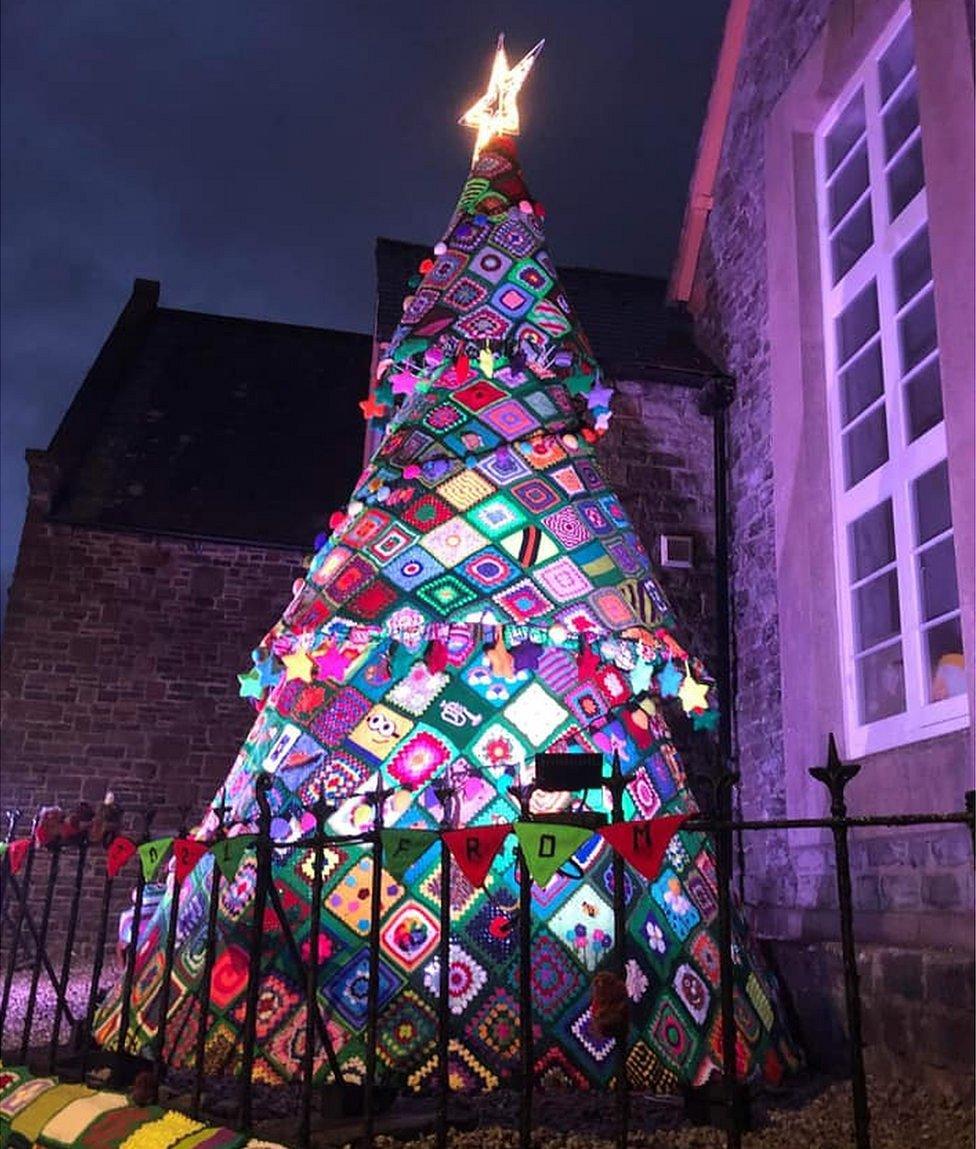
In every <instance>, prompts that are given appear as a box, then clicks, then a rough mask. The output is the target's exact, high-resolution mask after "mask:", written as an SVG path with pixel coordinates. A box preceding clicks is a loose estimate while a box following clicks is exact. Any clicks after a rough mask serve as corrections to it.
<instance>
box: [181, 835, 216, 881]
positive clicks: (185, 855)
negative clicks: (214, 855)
mask: <svg viewBox="0 0 976 1149" xmlns="http://www.w3.org/2000/svg"><path fill="white" fill-rule="evenodd" d="M209 849H210V847H209V846H208V845H207V843H206V842H198V841H197V840H196V838H175V839H174V841H173V856H174V857H175V858H176V884H177V885H179V884H180V882H182V881H183V879H184V878H185V877H186V876H187V874H188V873H189V872H190V871H191V870H192V869H193V867H194V866H195V865H196V864H197V862H199V861H200V859H201V858H202V857H203V855H204V854H205V853H206V852H207V850H209Z"/></svg>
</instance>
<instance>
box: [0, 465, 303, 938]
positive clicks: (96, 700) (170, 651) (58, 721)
mask: <svg viewBox="0 0 976 1149" xmlns="http://www.w3.org/2000/svg"><path fill="white" fill-rule="evenodd" d="M44 465H45V457H44V456H43V455H41V454H40V453H36V454H35V455H34V459H33V464H32V467H31V503H30V507H29V510H28V515H27V521H26V524H25V527H24V533H23V536H22V539H21V546H20V553H19V556H18V562H17V568H16V571H15V574H14V580H13V584H12V587H11V591H10V599H9V604H8V607H7V616H6V623H5V628H4V635H3V646H2V682H0V690H2V693H0V705H2V733H3V743H2V758H3V770H2V774H0V809H4V810H6V809H10V808H13V807H17V808H20V809H21V810H23V811H24V814H25V819H29V818H30V817H31V816H33V814H34V812H35V811H36V810H37V808H38V807H39V806H41V805H45V804H57V805H60V806H62V807H63V808H65V809H66V810H70V808H71V806H72V805H73V804H74V803H76V802H77V801H78V800H79V799H86V800H88V801H90V802H92V803H93V804H97V803H98V802H100V801H101V799H102V798H103V797H104V795H105V792H106V790H108V789H110V790H112V792H113V793H114V794H115V797H116V800H117V802H118V803H119V804H120V805H121V806H122V807H123V809H124V810H126V811H127V814H128V820H127V826H129V827H130V828H133V827H134V825H135V822H134V815H135V812H136V811H138V810H141V809H142V808H143V807H144V806H145V805H146V803H147V802H149V801H156V802H159V803H160V810H159V814H158V816H157V820H156V823H155V828H156V830H157V831H158V832H159V833H171V832H172V831H173V830H174V829H175V828H176V827H177V825H178V822H179V817H180V814H179V808H180V807H181V806H185V807H189V811H190V813H189V820H190V825H191V826H192V825H193V823H194V821H195V820H196V819H197V818H198V817H199V816H200V814H201V813H202V811H203V810H204V808H205V805H206V804H207V803H208V802H209V801H210V799H211V798H212V797H213V795H214V793H215V792H216V790H217V787H218V786H219V785H220V783H221V782H222V780H223V779H224V777H225V776H226V774H227V771H228V770H229V768H230V766H231V764H232V762H233V760H234V757H235V755H236V753H237V749H238V746H239V745H240V743H241V742H242V741H243V738H244V736H245V734H246V733H247V729H248V727H249V726H250V723H251V720H252V715H253V712H252V711H251V709H250V707H249V705H248V704H247V703H246V702H245V701H244V700H242V699H241V698H240V697H238V692H237V691H238V685H237V679H236V677H235V675H236V674H237V673H238V672H239V671H242V670H245V669H247V668H248V666H249V665H250V659H249V652H250V651H251V649H252V648H253V647H254V646H255V645H256V644H257V642H258V641H259V640H260V638H261V637H262V636H263V635H264V633H265V632H266V631H267V630H268V628H269V627H270V626H271V625H272V624H273V623H274V622H275V620H276V618H277V617H278V615H279V613H280V611H281V609H282V608H283V607H284V606H285V604H286V603H287V601H288V599H289V597H290V588H291V584H292V582H293V581H294V579H295V577H296V575H298V574H300V573H301V569H300V559H301V556H300V555H299V554H298V553H297V552H291V551H282V550H273V549H267V548H262V547H248V546H235V545H227V544H222V543H210V542H202V541H191V540H181V539H172V538H161V537H153V536H150V535H135V534H123V533H113V532H108V531H96V530H91V529H89V528H87V527H74V526H69V525H63V524H57V523H51V522H48V521H46V520H45V512H46V506H47V500H48V497H49V488H48V485H47V476H46V475H45V466H44ZM26 824H27V823H26V821H25V822H22V824H21V828H22V832H23V831H24V830H25V829H26ZM71 866H73V863H71V864H70V865H68V869H69V870H70V869H71ZM42 867H43V863H42ZM130 869H131V867H130ZM102 872H103V871H100V870H99V871H98V873H99V878H98V880H97V881H96V880H92V881H88V882H86V884H85V886H84V893H83V906H82V924H81V927H80V929H81V941H82V942H83V943H88V942H90V941H91V939H92V937H93V936H94V930H95V927H96V918H97V906H98V899H99V896H100V893H101V882H100V877H101V873H102ZM126 874H128V876H129V877H132V876H133V875H132V874H131V873H130V870H127V871H126ZM117 884H118V885H120V886H125V885H127V883H126V882H121V883H117ZM57 888H58V893H57V897H56V900H55V912H54V931H55V933H56V934H60V932H62V931H63V928H64V925H65V921H66V917H67V909H68V906H69V903H70V900H71V896H72V895H71V883H70V880H66V879H65V878H64V877H63V876H62V878H61V879H60V880H59V883H58V887H57ZM122 893H123V896H124V891H123V892H122ZM80 948H81V949H84V948H85V944H82V945H81V946H80Z"/></svg>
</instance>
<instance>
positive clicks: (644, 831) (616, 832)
mask: <svg viewBox="0 0 976 1149" xmlns="http://www.w3.org/2000/svg"><path fill="white" fill-rule="evenodd" d="M688 817H689V815H688V814H665V815H663V816H662V817H660V818H650V819H648V820H647V821H645V822H614V823H612V824H611V825H609V826H601V827H600V833H601V834H602V835H603V837H604V838H606V840H607V841H608V842H609V843H610V845H611V846H613V848H614V849H615V850H616V851H617V853H618V854H623V856H624V858H625V859H626V860H627V861H628V862H630V864H631V865H632V866H633V867H634V869H635V870H636V871H637V872H638V873H639V874H643V875H644V877H645V878H656V877H657V876H658V873H659V872H660V870H661V859H662V858H663V857H664V851H665V850H666V849H667V848H668V843H669V842H670V841H671V839H672V838H673V837H674V835H675V833H676V832H677V830H678V827H679V826H680V825H681V823H682V822H684V821H686V820H687V818H688Z"/></svg>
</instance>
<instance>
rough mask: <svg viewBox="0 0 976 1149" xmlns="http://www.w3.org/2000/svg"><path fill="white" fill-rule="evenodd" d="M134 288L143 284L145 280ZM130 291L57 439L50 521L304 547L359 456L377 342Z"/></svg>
mask: <svg viewBox="0 0 976 1149" xmlns="http://www.w3.org/2000/svg"><path fill="white" fill-rule="evenodd" d="M140 284H141V287H140ZM153 288H155V290H156V293H157V294H158V285H156V284H153V283H151V282H147V281H137V284H136V290H135V292H134V293H133V300H132V301H130V305H129V307H128V308H127V310H126V312H123V316H122V318H121V319H120V321H119V323H118V324H117V325H116V328H115V330H114V331H113V333H112V335H111V336H110V337H109V340H108V341H107V343H106V345H105V348H103V351H102V354H101V355H100V356H99V358H98V360H96V363H95V365H94V366H93V367H92V369H91V371H90V372H89V374H88V377H87V378H86V380H85V383H84V384H83V386H82V388H81V390H80V391H79V394H78V396H77V398H76V401H75V403H74V404H73V405H72V408H71V410H69V412H68V415H67V416H66V417H65V420H64V421H63V423H62V426H61V428H59V430H58V433H57V434H56V435H55V438H54V440H53V441H52V443H51V448H50V452H51V454H52V455H53V456H54V458H55V460H56V461H57V462H59V464H60V465H61V468H62V474H63V482H62V485H61V488H60V490H59V492H58V494H57V496H56V500H55V503H54V506H53V509H52V510H53V517H54V518H56V519H60V520H66V521H71V522H75V523H82V524H87V525H90V526H98V527H108V528H123V529H129V530H138V531H149V532H153V533H164V534H186V535H192V536H195V537H207V538H221V539H236V540H241V541H247V542H260V543H269V544H278V545H291V546H305V547H307V546H310V545H311V542H312V540H313V538H314V537H315V535H316V534H317V533H318V532H319V531H320V530H322V529H323V527H324V526H325V523H326V521H327V519H328V517H329V514H330V513H331V512H332V510H334V509H335V508H336V507H339V506H341V505H343V504H344V503H345V502H346V500H347V499H348V497H349V492H350V491H351V490H352V488H353V486H354V484H355V480H356V476H357V474H358V473H359V470H360V466H361V462H362V442H363V420H362V417H361V414H360V411H359V408H358V407H357V401H358V400H359V399H361V398H363V396H364V395H365V394H366V391H367V387H368V382H369V369H370V357H371V352H372V339H371V337H370V336H368V335H361V334H356V333H353V332H348V331H327V330H320V329H318V328H313V327H299V326H295V325H291V324H285V323H266V322H261V321H257V320H252V319H234V318H225V317H222V316H216V315H205V314H199V313H196V312H191V311H178V310H174V309H171V308H160V307H156V306H155V297H153V298H151V299H150V300H148V301H147V300H146V299H145V298H143V300H142V307H141V308H138V307H137V308H136V311H137V312H139V314H137V315H128V314H127V313H128V312H129V311H131V310H132V304H133V302H137V300H136V296H137V294H138V292H139V291H140V290H141V291H142V292H143V294H144V295H145V293H146V292H147V289H148V291H149V293H150V295H151V294H152V289H153Z"/></svg>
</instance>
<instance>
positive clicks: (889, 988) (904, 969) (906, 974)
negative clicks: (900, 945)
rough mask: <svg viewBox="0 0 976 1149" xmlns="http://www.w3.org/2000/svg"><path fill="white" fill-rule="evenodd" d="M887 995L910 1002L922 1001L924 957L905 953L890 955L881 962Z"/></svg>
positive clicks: (918, 954)
mask: <svg viewBox="0 0 976 1149" xmlns="http://www.w3.org/2000/svg"><path fill="white" fill-rule="evenodd" d="M880 965H881V970H882V979H883V985H884V991H885V993H894V994H898V995H899V996H900V997H904V998H907V999H908V1000H909V1001H921V1000H922V996H923V993H922V955H921V954H920V953H910V952H906V951H903V952H901V953H899V952H893V953H888V954H886V955H885V956H884V958H883V959H882V960H881V962H880Z"/></svg>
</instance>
